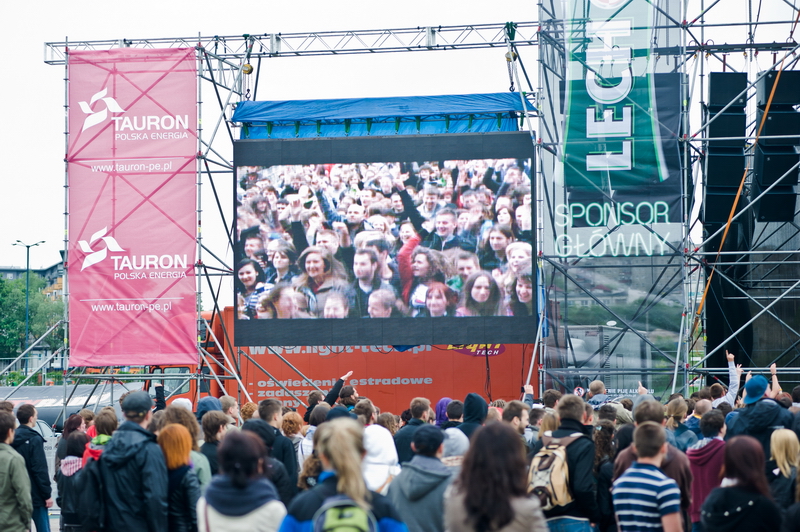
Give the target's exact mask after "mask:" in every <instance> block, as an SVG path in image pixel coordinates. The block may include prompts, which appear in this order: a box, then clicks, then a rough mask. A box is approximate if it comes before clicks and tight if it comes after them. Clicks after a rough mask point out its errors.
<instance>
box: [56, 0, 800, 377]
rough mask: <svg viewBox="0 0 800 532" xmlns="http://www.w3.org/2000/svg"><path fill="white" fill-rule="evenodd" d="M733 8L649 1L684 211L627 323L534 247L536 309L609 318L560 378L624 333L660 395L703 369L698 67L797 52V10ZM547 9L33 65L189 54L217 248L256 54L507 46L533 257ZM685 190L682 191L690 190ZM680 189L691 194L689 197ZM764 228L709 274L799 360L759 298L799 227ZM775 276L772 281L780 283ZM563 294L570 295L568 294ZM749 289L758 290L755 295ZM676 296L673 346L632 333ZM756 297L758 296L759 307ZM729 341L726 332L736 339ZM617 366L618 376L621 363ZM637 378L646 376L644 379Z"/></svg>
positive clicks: (119, 43) (578, 277) (796, 345)
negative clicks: (485, 19) (233, 115)
mask: <svg viewBox="0 0 800 532" xmlns="http://www.w3.org/2000/svg"><path fill="white" fill-rule="evenodd" d="M738 1H739V3H741V4H742V5H744V6H746V7H747V8H748V13H749V14H748V17H747V20H745V21H741V20H738V21H735V22H731V23H726V22H716V21H715V20H713V19H714V18H715V16H717V15H721V14H723V13H724V11H723V10H728V9H730V6H728V5H723V3H721V2H719V1H718V0H717V1H715V2H705V1H703V2H701V5H700V6H699V7H698V8H694V7H693V8H692V9H695V11H696V12H687V11H686V10H687V9H688V7H687V6H688V4H685V3H681V9H680V13H671V12H668V11H667V10H665V9H662V8H661V7H660V6H661V2H660V1H657V0H654V1H653V2H651V4H652V5H653V6H654V8H655V10H656V11H657V22H656V24H655V25H654V27H655V32H654V35H667V34H670V35H672V34H678V35H679V36H680V37H679V38H678V39H676V40H669V39H660V40H658V39H656V40H658V42H653V48H654V54H655V58H656V59H655V60H656V61H657V63H658V64H659V69H660V71H661V72H673V73H679V74H681V75H682V76H683V78H682V79H683V85H682V90H683V91H684V92H685V96H686V104H685V105H684V109H683V111H682V113H683V115H682V117H683V123H684V126H685V127H686V128H687V129H686V130H685V137H683V138H682V139H681V151H682V154H683V161H684V162H683V168H682V171H683V180H684V183H685V184H687V187H686V189H685V190H684V195H683V200H682V201H683V204H684V212H685V218H684V219H685V221H684V223H683V224H682V234H681V235H679V238H678V239H677V240H675V241H670V242H664V246H665V250H666V252H665V254H664V255H663V256H662V257H659V260H656V261H655V262H654V263H653V264H651V265H650V266H648V267H650V268H651V269H652V274H651V280H650V281H649V284H647V285H646V286H644V285H643V289H642V290H641V291H642V296H643V297H642V298H641V301H640V302H639V304H638V306H637V307H636V308H635V309H634V310H633V311H632V314H630V315H629V316H628V315H621V314H620V313H619V312H618V311H617V310H616V309H615V308H614V305H613V304H609V303H608V301H607V299H608V298H607V297H606V296H605V295H603V294H599V293H598V291H597V290H596V287H597V285H598V283H597V282H596V280H597V278H598V275H599V274H598V273H597V272H603V271H604V269H608V268H609V264H608V263H607V262H603V261H595V262H594V263H593V264H590V263H589V262H590V261H587V260H583V259H580V258H579V257H571V258H563V257H554V256H548V254H547V253H546V252H545V253H542V260H543V262H544V263H546V264H549V265H550V276H549V277H548V278H547V279H546V284H547V285H548V288H549V289H550V292H549V297H550V298H551V302H553V303H554V304H553V305H550V306H549V307H548V309H547V312H549V313H558V312H559V308H558V301H559V300H560V301H562V304H563V305H564V307H563V308H561V309H560V311H562V312H564V311H566V310H567V309H566V307H568V306H570V303H571V298H580V299H581V301H586V302H587V303H586V305H587V306H588V305H597V306H598V307H599V308H604V309H605V310H606V311H607V312H608V314H609V316H610V317H612V318H613V321H615V322H617V323H619V324H620V326H619V327H616V328H614V329H613V330H611V332H610V333H609V334H607V335H606V336H605V337H604V340H603V341H602V342H600V344H598V347H597V348H593V349H592V350H591V351H592V352H591V353H590V356H589V359H591V360H598V359H599V360H600V361H601V362H602V363H601V364H599V365H593V368H583V369H582V368H581V367H580V366H579V365H576V364H571V365H570V367H569V368H567V367H565V368H563V373H564V374H568V373H570V372H573V373H576V374H578V375H579V376H580V377H581V378H585V377H591V376H594V375H602V374H605V373H607V372H608V371H610V370H609V365H608V363H609V361H610V360H611V359H613V357H614V356H615V350H616V351H621V350H624V349H626V347H625V345H626V342H628V338H629V337H630V336H631V335H632V336H633V337H636V338H637V339H638V340H637V341H641V343H642V344H643V345H645V346H647V349H648V350H649V351H652V353H655V354H656V356H657V357H659V358H660V359H661V360H662V361H663V362H664V366H663V367H658V368H654V369H653V370H652V373H653V374H654V375H655V374H661V373H664V374H669V373H670V372H672V379H671V381H670V385H671V387H672V389H681V388H685V387H686V386H687V385H688V384H689V382H690V378H691V375H690V374H692V373H693V374H695V375H698V374H699V373H698V372H700V371H706V370H703V369H702V363H701V361H699V360H697V359H690V354H691V353H692V351H693V350H696V348H697V342H698V339H699V338H700V337H701V336H702V331H703V329H702V326H703V321H702V320H700V321H699V323H700V326H699V327H698V328H695V326H694V324H695V320H694V318H693V316H694V315H695V313H696V311H697V309H698V308H700V306H701V305H700V299H701V296H702V293H703V286H704V282H705V281H704V279H703V277H702V275H700V274H701V273H702V272H703V268H704V267H705V266H706V265H707V264H708V262H709V259H710V256H709V252H708V251H705V250H704V248H703V247H702V245H701V244H694V243H693V239H694V241H699V240H703V239H702V238H698V237H697V236H696V235H697V234H699V231H698V227H699V226H698V223H697V221H696V219H692V218H690V216H689V215H690V213H692V212H695V211H696V210H697V206H696V204H697V203H698V202H700V199H699V198H701V197H702V196H701V195H700V194H698V193H697V192H696V191H697V190H702V184H703V180H704V176H703V172H702V170H701V167H702V165H701V161H702V157H703V154H704V151H705V141H706V138H705V136H704V131H705V129H706V128H707V125H708V124H707V123H701V125H700V126H699V127H698V128H697V129H696V130H695V131H690V130H689V129H688V124H689V123H690V120H689V119H690V118H691V119H692V121H693V122H696V123H697V122H700V120H698V119H697V116H699V112H700V111H699V110H700V108H701V107H702V106H703V105H704V93H705V78H706V75H707V73H708V72H710V71H720V70H723V69H724V70H732V71H748V70H753V64H754V63H757V64H758V65H759V68H758V69H757V70H769V69H775V68H784V69H790V68H794V67H795V61H796V59H795V57H796V56H795V55H794V54H795V52H796V51H797V48H798V45H797V43H796V42H795V41H794V39H793V37H792V35H793V32H794V25H793V22H795V21H796V19H797V14H798V8H796V7H794V6H792V5H791V4H789V3H788V2H783V4H785V5H783V4H781V6H780V7H781V8H782V9H784V11H786V12H785V13H783V12H781V15H782V16H781V17H778V19H776V20H759V18H758V15H757V13H758V9H757V5H754V4H753V1H752V0H738ZM559 4H560V2H555V1H551V0H543V1H542V2H540V4H539V13H538V16H539V21H524V22H516V23H513V24H510V23H490V24H478V25H461V26H436V27H416V28H396V29H377V30H355V31H330V32H309V33H272V34H269V33H265V34H260V35H238V36H236V35H233V36H218V35H214V36H202V35H198V36H196V37H164V38H151V39H128V38H126V39H118V40H98V41H73V42H68V41H64V42H49V43H45V46H44V61H45V62H46V63H48V64H51V65H65V64H66V58H67V54H68V51H69V50H103V49H112V48H118V47H131V48H168V47H193V48H195V49H196V50H197V53H198V65H199V72H198V84H199V86H200V88H201V89H202V91H201V98H200V99H199V100H200V111H199V112H200V115H201V118H202V120H201V124H202V126H201V128H202V129H201V130H200V146H201V149H200V153H199V156H198V159H199V164H198V189H199V190H200V189H202V186H201V185H202V184H208V185H210V186H211V189H212V191H211V192H212V194H213V197H214V200H215V202H216V204H217V206H218V208H219V211H220V212H219V216H220V217H221V219H222V223H223V224H224V225H225V228H226V235H227V237H228V242H226V244H227V246H232V238H231V236H232V234H233V230H234V221H233V220H228V219H227V216H229V214H228V213H226V212H224V209H223V208H222V205H223V203H224V202H223V200H222V199H221V197H220V196H219V195H218V192H219V191H218V187H217V186H216V183H215V177H216V175H217V174H222V175H223V176H225V181H224V183H225V185H224V186H223V194H227V186H228V185H227V184H228V179H227V177H228V176H229V175H230V172H231V171H232V163H231V161H230V153H231V151H232V150H231V146H232V141H233V139H234V138H235V127H236V124H232V123H231V122H230V119H229V116H230V112H231V110H232V108H233V107H234V106H235V105H236V104H237V103H239V102H241V101H244V100H246V99H250V98H251V97H252V98H253V99H255V97H256V95H257V89H258V83H259V79H261V77H262V76H264V75H265V74H264V73H263V70H264V68H263V65H262V63H265V62H266V61H267V60H268V59H277V58H291V57H302V56H337V55H353V54H375V53H399V52H432V51H449V50H475V49H482V48H501V49H502V48H505V49H507V50H508V52H509V54H508V56H507V57H510V58H514V59H515V60H514V61H511V63H510V64H511V65H512V70H513V74H512V75H513V76H514V78H515V81H516V84H517V86H518V87H519V88H520V90H524V91H526V92H528V93H531V94H535V95H536V101H537V109H538V110H539V112H540V116H539V117H538V118H539V123H538V133H537V137H538V138H537V140H538V141H539V144H538V148H537V149H538V154H539V157H538V159H537V161H538V165H539V168H538V175H537V180H538V185H537V197H536V201H537V207H538V209H537V212H538V216H539V220H538V225H537V245H538V246H539V250H544V249H545V246H544V240H545V233H546V227H547V225H548V224H550V225H552V224H553V220H554V215H553V213H554V210H555V206H556V202H557V201H558V198H556V197H555V195H554V193H553V192H554V190H553V188H552V183H550V182H548V181H547V179H548V178H549V176H551V174H550V173H549V172H550V170H549V169H547V168H545V166H546V165H548V164H550V165H553V164H554V163H555V162H557V160H558V156H559V153H560V142H561V140H562V139H561V136H560V135H561V131H560V130H561V127H562V124H561V123H560V122H559V120H560V116H559V110H558V103H559V97H558V95H559V91H560V90H563V89H561V88H560V87H559V81H563V79H564V75H563V73H564V70H565V64H564V58H565V34H564V32H565V29H564V28H565V25H564V20H563V17H561V18H559V13H558V5H559ZM532 14H533V13H532ZM721 18H723V19H724V18H725V17H721ZM784 30H788V34H787V36H786V38H783V37H781V38H777V37H776V36H777V35H778V32H779V31H784ZM720 32H722V33H723V36H724V35H725V32H728V34H729V37H728V38H722V37H720V36H719V34H720ZM761 36H765V37H766V38H765V39H762V41H763V42H759V40H758V39H759V37H761ZM767 41H775V42H767ZM777 41H780V42H777ZM730 43H734V44H730ZM531 46H535V47H536V50H537V52H538V60H539V72H538V79H537V77H536V73H535V72H534V71H533V69H529V70H528V71H526V70H525V68H524V64H523V61H522V60H523V59H527V58H526V57H522V54H521V53H520V52H519V48H520V47H531ZM759 54H761V55H760V56H759ZM759 57H760V58H759ZM531 59H532V57H531ZM762 63H763V65H762ZM518 67H521V68H520V69H519V70H521V71H522V74H523V75H521V74H520V71H519V70H518ZM529 74H530V76H529ZM754 83H755V77H754V76H752V77H751V83H750V86H749V87H748V97H750V98H752V97H753V92H754V89H753V87H754ZM751 129H754V128H753V127H751ZM753 136H755V133H753ZM689 184H692V185H694V186H693V187H689V186H688V185H689ZM692 191H695V192H694V194H692ZM198 194H199V192H198ZM201 205H202V204H201ZM200 214H202V213H200ZM226 215H227V216H226ZM737 216H742V215H741V214H738V215H737ZM200 217H202V216H200ZM764 225H765V227H763V228H757V230H756V233H755V235H756V236H754V240H753V241H754V242H759V243H764V246H770V249H763V250H762V249H754V250H753V251H752V252H751V253H749V254H747V255H746V256H736V257H733V256H731V257H730V258H729V257H728V255H727V254H725V253H723V254H721V255H720V257H719V260H718V261H717V265H718V266H720V267H721V266H723V265H725V261H730V262H733V263H736V265H744V266H746V268H747V272H748V274H747V275H746V276H745V277H746V282H742V281H741V279H736V280H735V282H736V283H738V284H737V288H738V289H737V293H736V295H735V297H741V298H746V299H747V301H748V302H750V303H751V304H752V305H754V306H757V307H758V309H759V310H757V311H756V314H757V315H759V316H761V315H763V316H767V317H770V318H771V319H774V320H777V321H779V322H780V323H781V324H782V325H784V326H785V327H784V328H785V331H786V333H787V334H791V335H794V337H795V338H794V340H792V341H789V342H788V343H787V348H786V353H783V354H782V356H783V355H785V354H788V353H790V352H792V353H796V354H800V336H798V335H797V331H800V324H790V323H788V322H787V321H786V320H785V319H782V318H781V314H780V313H778V312H776V310H777V309H775V302H774V301H771V300H772V299H779V300H782V301H790V300H792V299H793V298H796V297H798V295H800V292H798V291H797V283H795V282H794V280H793V279H791V278H790V276H786V275H785V266H786V265H787V264H789V265H795V264H797V263H798V261H799V260H800V259H798V256H800V252H798V250H799V249H800V226H798V225H797V223H796V221H795V222H792V223H786V224H780V226H777V225H776V224H764ZM644 227H645V229H646V230H648V231H651V232H655V231H653V228H652V227H649V226H646V225H645V226H644ZM618 230H619V228H618V227H610V228H607V231H608V234H614V233H616V232H617V231H618ZM709 236H713V235H709ZM218 244H219V243H215V244H214V246H212V247H214V248H216V249H210V248H209V246H207V245H206V244H205V243H204V242H203V241H202V240H201V239H200V238H199V237H198V246H199V253H198V257H199V264H198V292H199V291H200V289H201V283H207V284H208V289H209V290H210V291H211V294H212V299H213V302H214V308H215V310H218V309H219V306H220V305H219V302H218V301H217V295H218V293H219V287H217V288H216V289H215V287H214V286H213V283H212V276H214V275H217V274H215V273H209V270H211V271H212V272H218V273H219V274H221V278H223V277H225V276H226V275H229V274H231V273H232V269H231V265H229V264H226V262H225V260H224V257H225V253H224V252H222V251H220V250H219V247H218ZM204 253H205V255H207V256H209V257H211V258H213V259H214V260H215V261H216V262H217V264H215V265H209V264H206V262H205V261H204V259H203V258H204ZM740 255H741V254H740ZM630 269H631V271H632V272H633V273H630V274H629V275H632V276H636V275H640V274H639V273H636V272H637V271H641V270H642V268H641V267H640V266H639V265H634V264H632V265H631V268H630ZM720 269H721V268H720ZM719 273H720V278H723V277H724V278H725V279H731V275H730V274H729V272H728V271H727V270H726V271H721V272H719ZM780 275H784V277H783V278H781V277H780ZM587 276H589V277H593V279H594V281H592V282H589V281H587ZM557 277H559V278H560V279H561V281H558V282H560V283H562V285H559V284H558V282H556V281H554V279H556V278H557ZM203 279H205V281H204V280H203ZM570 286H571V292H570V290H567V288H568V287H570ZM756 288H758V289H762V290H764V291H765V292H764V293H763V294H762V293H755V292H754V290H755V289H756ZM676 293H677V294H680V295H679V297H677V299H678V300H679V301H677V304H678V305H679V306H680V307H681V308H682V312H681V313H680V315H681V316H682V317H681V320H680V321H681V324H680V335H679V340H678V343H677V347H676V348H675V349H664V348H663V343H661V344H659V343H658V342H656V341H654V340H653V339H652V338H651V337H650V335H649V331H647V330H644V331H642V330H641V327H640V325H639V323H640V322H641V321H642V320H645V321H646V320H648V319H649V316H650V315H651V313H652V312H653V310H654V308H656V307H657V306H658V305H661V304H666V303H665V302H667V303H669V304H676V295H675V294H676ZM766 299H769V301H766ZM759 301H763V304H761V303H759ZM759 305H760V306H759ZM798 314H800V313H798ZM551 334H552V333H551ZM556 336H558V333H557V332H556ZM732 337H735V334H733V335H732ZM563 341H564V342H565V343H566V352H567V353H568V356H567V358H569V357H570V356H571V357H572V359H573V361H574V360H575V357H574V346H573V342H572V335H571V334H570V331H569V328H567V329H566V330H565V334H564V338H563ZM548 348H549V347H548V346H547V345H543V346H542V349H541V350H540V353H542V352H546V351H547V349H548ZM706 356H707V355H706ZM796 358H797V357H795V359H796ZM703 360H704V359H703ZM748 365H749V364H748ZM759 365H763V364H759ZM679 368H680V369H681V370H682V373H683V383H680V382H677V381H678V379H677V377H678V375H677V373H678V369H679ZM621 371H622V372H623V373H624V372H630V371H631V369H630V368H627V369H623V370H621ZM641 371H642V370H641V368H639V372H640V373H639V374H642V373H641ZM647 371H648V370H645V373H646V372H647ZM562 384H568V383H562ZM676 385H677V386H676Z"/></svg>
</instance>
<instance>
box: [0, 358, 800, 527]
mask: <svg viewBox="0 0 800 532" xmlns="http://www.w3.org/2000/svg"><path fill="white" fill-rule="evenodd" d="M728 365H729V380H728V385H727V386H725V385H723V384H722V383H721V382H718V383H716V384H713V385H712V386H709V387H704V388H701V389H699V390H697V391H695V392H694V393H692V394H691V395H690V396H688V397H685V396H684V395H682V394H680V393H676V394H673V395H672V396H670V397H665V398H655V397H653V396H652V395H651V394H650V393H648V390H647V389H646V388H644V387H643V386H642V385H641V383H640V384H639V390H638V393H637V394H635V395H633V396H631V397H613V396H610V395H609V394H608V393H607V390H606V387H605V385H604V383H603V382H602V381H599V380H597V381H593V382H591V383H590V384H589V386H588V391H587V394H586V396H585V397H581V396H578V395H573V394H564V393H562V392H560V391H558V390H555V389H548V390H545V391H544V392H543V393H542V394H541V396H540V397H536V398H535V397H534V390H533V387H532V386H530V385H525V386H523V390H524V393H522V394H521V396H520V397H518V398H510V397H509V398H504V399H495V400H494V401H491V402H487V400H486V399H485V398H484V397H483V396H481V395H480V394H478V393H469V394H467V395H466V396H465V397H464V398H463V400H459V399H456V400H454V399H452V398H450V397H442V398H439V399H438V400H437V401H436V402H435V403H433V402H432V401H431V400H430V399H428V398H426V397H415V398H414V399H412V400H411V401H410V404H409V408H408V409H407V410H406V411H404V412H402V413H401V414H400V415H395V414H393V413H391V412H382V411H381V409H380V406H379V400H375V401H373V400H371V399H369V398H366V397H363V396H360V395H359V394H358V390H357V389H356V388H355V387H354V386H353V385H352V383H353V382H354V381H352V380H350V377H351V375H352V372H348V373H346V374H345V375H343V376H342V377H341V378H340V379H339V380H338V381H337V382H336V383H335V385H334V386H333V388H332V389H331V390H330V391H328V392H327V394H325V393H323V392H321V391H315V392H314V393H312V394H311V395H309V405H308V407H307V408H306V410H305V412H304V414H305V416H301V415H300V413H298V412H295V411H294V410H292V409H291V408H289V407H286V406H284V405H283V404H282V403H281V402H280V401H278V400H276V399H266V400H263V401H261V402H260V403H258V404H255V403H246V404H244V405H242V406H241V408H239V405H238V404H237V402H236V401H235V400H234V399H233V398H231V397H227V396H226V397H224V398H223V399H222V400H219V399H216V398H214V397H203V398H201V399H200V400H199V401H198V402H197V404H193V403H192V402H191V401H189V400H187V399H176V400H174V401H173V402H172V403H171V404H170V405H169V406H166V403H165V402H164V401H163V390H158V392H160V397H159V399H160V400H159V401H158V402H157V405H156V404H154V402H153V400H152V399H151V397H150V396H149V395H148V393H147V392H141V391H140V392H132V393H128V394H126V395H125V396H123V397H122V398H121V399H120V402H121V410H122V412H123V414H124V419H123V420H122V423H121V424H119V425H118V420H117V419H116V414H115V410H114V409H113V408H112V407H106V408H104V409H103V410H102V411H101V412H99V413H98V414H97V415H96V416H95V415H94V414H93V413H85V412H84V413H83V414H84V415H80V414H75V415H72V416H70V417H69V418H68V419H67V422H66V423H65V427H66V428H65V431H64V434H63V435H62V438H61V440H60V441H59V442H58V449H59V451H58V456H59V458H58V460H59V465H58V467H57V473H56V480H57V488H58V489H57V492H58V493H57V502H58V504H59V506H60V507H61V522H62V529H63V530H71V531H73V532H80V531H82V530H115V531H116V530H122V531H126V530H131V531H133V530H137V531H140V530H141V531H152V532H160V531H167V530H170V531H172V530H178V531H189V532H191V531H203V532H205V531H209V530H229V531H239V530H241V531H245V530H247V531H250V530H259V531H261V530H263V531H275V530H281V531H286V532H293V531H305V530H316V529H318V528H317V527H321V526H323V524H324V525H325V526H327V527H328V528H325V529H326V530H344V529H345V528H343V527H345V526H355V527H356V528H346V529H347V530H377V531H392V532H394V531H398V532H404V531H406V530H410V531H423V532H428V531H430V532H444V531H452V532H461V531H467V532H479V531H480V532H486V531H503V532H512V531H513V532H516V531H538V532H544V531H546V530H549V531H551V532H561V531H586V532H590V531H600V532H609V531H617V530H618V531H620V532H628V531H640V530H653V531H657V530H664V531H666V532H679V531H690V530H691V531H701V532H704V531H705V532H715V531H765V532H767V531H787V532H788V531H796V530H800V486H798V482H797V471H798V464H799V463H800V440H799V439H798V431H800V386H798V387H796V388H794V390H792V393H791V394H789V393H786V392H783V390H782V389H781V385H780V383H779V381H778V377H777V371H776V368H775V367H774V366H772V367H771V368H770V373H771V375H770V379H769V380H768V379H767V378H765V377H764V376H763V375H752V374H751V373H748V374H747V376H746V378H745V379H744V382H743V383H742V382H740V381H741V380H742V377H743V375H742V370H741V367H740V366H737V365H735V363H734V357H733V356H732V355H730V354H728ZM157 395H158V394H157ZM154 407H155V409H154ZM13 411H14V405H13V404H11V403H8V402H3V403H0V440H2V441H0V529H2V530H9V531H22V530H29V529H30V523H31V521H32V520H33V521H34V523H36V529H37V530H49V528H47V527H48V526H49V523H48V520H47V508H49V507H50V506H51V505H52V502H53V494H52V493H51V491H50V479H49V478H47V474H46V471H47V464H46V463H45V462H44V460H45V458H44V452H43V444H44V441H43V439H42V437H41V436H39V435H38V433H37V432H36V431H35V430H33V429H32V427H33V426H35V423H36V419H37V411H36V408H35V406H33V405H29V404H23V405H20V406H18V407H17V408H16V420H15V419H14V415H12V412H13ZM89 414H91V416H89ZM87 420H88V421H87ZM92 475H99V478H101V479H102V481H101V482H99V485H100V488H98V489H100V490H102V491H101V493H102V500H103V501H104V504H105V507H104V509H103V514H102V515H103V523H104V524H103V526H100V527H98V526H96V525H95V526H92V527H91V528H89V529H87V528H84V526H85V523H86V522H87V518H95V517H96V516H95V515H93V514H92V512H93V511H96V505H95V504H93V501H92V500H87V498H86V493H90V494H91V493H93V491H92V489H91V486H92V485H91V484H90V480H87V479H92V478H94V477H93V476H92ZM331 508H337V509H338V510H337V511H335V512H334V511H333V510H331ZM37 514H38V516H37ZM343 515H348V516H350V517H349V518H348V519H350V518H352V519H355V521H353V520H350V521H348V522H347V523H345V522H344V521H342V516H343ZM87 516H88V517H87ZM359 520H360V521H359ZM89 522H91V523H96V522H97V521H96V520H95V521H89ZM337 527H339V528H337Z"/></svg>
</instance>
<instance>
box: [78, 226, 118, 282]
mask: <svg viewBox="0 0 800 532" xmlns="http://www.w3.org/2000/svg"><path fill="white" fill-rule="evenodd" d="M106 232H108V227H104V228H102V229H100V230H99V231H98V232H96V233H95V234H93V235H92V238H91V239H90V240H89V242H86V241H85V240H79V241H78V245H79V246H80V247H81V250H82V251H83V252H84V253H88V255H86V258H85V259H83V266H81V271H83V270H85V269H86V268H88V267H89V266H93V265H95V264H97V263H98V262H100V261H102V260H104V259H105V258H106V257H107V256H108V251H109V250H111V251H125V250H124V249H122V248H121V247H120V245H119V244H117V241H116V240H114V237H113V236H105V234H106ZM97 240H102V241H103V242H105V243H106V246H105V247H104V248H103V249H100V250H98V251H95V250H93V249H92V244H94V243H95V242H96V241H97Z"/></svg>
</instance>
